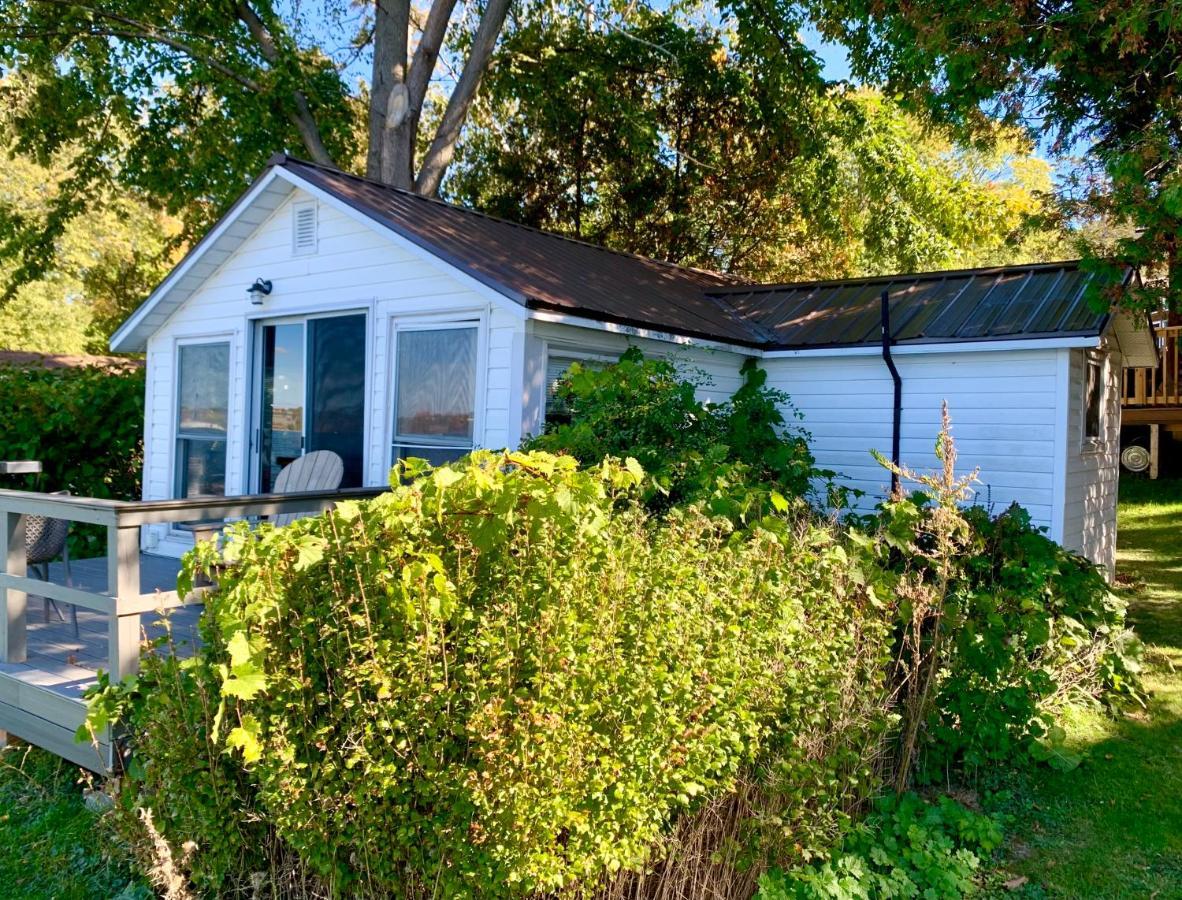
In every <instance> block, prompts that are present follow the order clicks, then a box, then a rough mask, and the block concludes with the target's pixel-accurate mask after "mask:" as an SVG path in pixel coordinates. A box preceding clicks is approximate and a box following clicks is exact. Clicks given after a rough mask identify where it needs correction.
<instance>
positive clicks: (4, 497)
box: [0, 488, 381, 768]
mask: <svg viewBox="0 0 1182 900" xmlns="http://www.w3.org/2000/svg"><path fill="white" fill-rule="evenodd" d="M379 493H381V491H380V490H378V489H373V488H358V489H348V490H337V491H309V492H303V493H293V494H255V495H246V496H238V497H193V498H188V499H184V500H149V501H141V502H123V501H118V500H102V499H95V498H87V497H73V496H68V495H61V494H38V493H30V492H26V491H11V490H0V664H4V663H26V661H27V652H28V647H27V619H28V595H29V594H30V593H31V594H33V595H35V596H39V597H45V598H48V599H50V600H54V601H57V602H61V603H72V604H74V605H76V606H79V607H82V608H84V609H90V610H95V611H97V612H99V613H101V614H103V615H105V616H106V617H107V619H108V628H107V643H108V648H107V669H108V672H109V673H110V676H111V679H112V680H113V681H114V680H119V679H121V678H122V677H124V676H125V675H128V674H131V673H134V672H136V671H137V669H138V667H139V655H140V636H141V617H142V616H143V615H144V614H145V613H151V612H153V611H155V610H167V609H174V608H176V607H179V606H182V605H184V604H185V603H186V602H199V597H188V598H186V597H180V596H178V595H177V592H176V590H175V589H174V590H154V591H152V592H151V593H143V592H142V589H141V583H140V527H141V526H143V525H156V524H165V523H175V524H184V523H196V522H209V521H211V520H214V521H216V520H219V519H242V518H251V517H264V516H266V517H269V516H274V515H276V514H279V513H310V512H319V511H322V510H324V509H328V508H329V507H331V506H333V504H335V503H337V502H338V501H340V500H343V499H361V498H366V497H372V496H376V495H377V494H379ZM28 516H46V517H49V518H53V519H65V520H68V521H71V522H85V523H89V524H92V525H99V526H102V527H104V528H106V531H107V585H106V590H105V591H103V592H96V591H94V590H79V589H77V588H75V587H70V586H66V585H61V584H55V583H52V582H46V581H42V580H40V579H36V578H30V577H29V575H28V561H27V556H26V548H25V529H26V522H27V517H28ZM9 669H11V667H9ZM9 682H12V683H11V684H10V683H9ZM42 693H44V694H45V695H50V694H52V691H51V690H49V689H48V687H46V689H45V690H44V691H39V690H38V685H37V684H35V683H32V682H30V681H28V680H24V681H20V682H19V683H17V682H16V681H15V680H14V679H13V677H12V676H11V675H9V674H5V673H2V672H0V712H3V715H0V737H2V736H3V734H2V733H3V732H5V731H12V732H13V733H15V734H17V735H19V736H21V737H25V738H26V739H28V740H32V741H33V742H34V743H43V742H42V741H39V740H38V735H36V734H29V733H27V730H36V729H37V728H40V727H42V726H43V725H45V724H46V721H45V720H48V724H49V725H54V726H57V727H56V729H55V728H51V729H49V732H50V733H52V734H54V735H57V737H56V738H55V740H57V741H59V743H60V741H61V739H62V738H61V736H60V735H59V734H58V731H60V730H61V729H68V733H70V734H72V729H73V728H75V727H77V724H78V721H79V719H78V717H77V714H76V713H75V712H74V711H68V713H67V714H64V715H63V713H62V701H63V699H65V698H62V697H61V696H60V695H59V694H53V695H52V696H42V695H41V694H42ZM70 702H71V703H73V702H74V701H70ZM6 717H7V718H13V719H15V720H16V721H4V719H5V718H6ZM26 729H27V730H26ZM23 732H24V733H23ZM49 749H53V750H55V752H59V753H60V754H61V755H64V756H67V758H75V759H77V757H76V756H73V755H71V754H69V753H67V752H63V748H62V747H53V746H51V747H49ZM102 750H103V751H104V753H105V752H109V747H106V746H104V747H103V748H102ZM83 764H84V765H86V764H87V763H86V762H83ZM89 767H91V768H94V763H93V759H91V762H90V763H89Z"/></svg>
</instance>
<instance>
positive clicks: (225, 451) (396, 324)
mask: <svg viewBox="0 0 1182 900" xmlns="http://www.w3.org/2000/svg"><path fill="white" fill-rule="evenodd" d="M1086 280H1087V276H1086V275H1085V274H1084V273H1082V272H1081V271H1080V270H1079V268H1078V266H1077V265H1076V264H1075V263H1054V264H1049V265H1040V266H1021V267H1009V268H1004V269H989V270H974V271H965V272H944V273H934V274H930V275H906V276H893V277H887V278H877V279H859V280H853V281H840V282H818V283H812V284H794V285H771V286H769V285H752V284H745V283H743V282H741V281H739V280H737V279H733V278H728V277H726V276H722V275H717V274H714V273H710V272H703V271H698V270H693V269H687V268H682V267H678V266H673V265H670V264H667V263H660V262H656V261H653V260H648V259H643V258H641V257H637V256H631V255H628V254H622V253H614V252H611V251H608V250H604V249H602V248H599V247H594V246H592V245H589V244H585V243H582V242H579V241H574V240H570V239H567V238H563V237H559V236H555V235H550V234H546V233H543V232H540V231H536V230H533V229H529V228H524V227H521V226H518V225H514V224H512V223H509V222H505V221H502V220H498V219H494V218H490V217H488V216H484V215H481V214H479V213H475V212H472V211H469V210H465V209H461V208H459V207H455V206H450V205H448V204H445V203H441V202H439V201H436V200H430V199H426V198H423V197H419V196H417V195H414V194H411V193H408V192H404V191H399V190H396V189H393V188H389V187H386V186H383V185H379V184H375V183H373V182H368V181H365V180H364V179H361V178H357V177H354V176H351V175H346V174H343V173H340V172H337V171H335V170H332V169H327V168H324V167H320V166H315V165H312V164H309V163H304V162H299V161H297V160H293V159H290V158H287V157H277V158H275V159H274V160H273V161H272V164H271V165H270V166H269V167H268V169H267V170H266V171H265V172H264V173H263V175H262V176H261V177H260V178H259V179H258V180H257V181H256V182H255V183H254V184H253V185H252V186H251V187H250V189H249V190H248V191H247V192H246V193H245V194H244V195H243V197H242V198H241V199H240V200H239V201H238V202H237V203H236V204H235V205H234V207H233V208H232V209H231V210H230V211H229V212H228V213H227V215H226V216H225V217H223V219H222V220H221V221H220V222H218V224H217V225H215V226H214V227H213V229H211V231H210V232H209V234H208V235H206V237H205V238H204V239H203V240H202V241H201V242H200V243H199V244H198V245H197V246H196V247H194V249H193V250H192V252H190V253H189V254H188V255H187V256H186V257H185V259H184V260H182V261H181V263H180V264H179V265H178V266H177V267H176V269H175V270H173V272H172V273H171V274H170V275H169V277H168V278H167V279H166V280H165V281H164V282H163V283H162V284H161V285H160V287H159V288H157V289H156V291H155V292H153V294H152V296H151V297H149V298H148V300H147V302H146V303H144V304H143V306H141V307H140V309H138V310H137V311H136V312H135V314H134V315H132V316H131V317H130V318H129V319H128V321H127V322H126V323H125V324H124V325H123V326H122V327H121V328H120V329H119V331H118V332H117V333H116V334H115V335H114V336H113V337H112V339H111V347H112V349H113V350H115V351H119V352H131V351H146V353H147V366H148V372H147V413H146V421H145V430H144V437H145V447H144V450H145V471H144V497H145V499H163V498H167V497H173V496H189V495H193V494H198V493H221V492H225V493H229V494H244V493H255V492H265V491H267V489H268V488H269V486H270V484H271V483H272V480H273V478H274V475H275V473H276V472H277V471H278V470H279V469H280V468H281V467H282V466H283V465H284V464H285V463H286V462H288V461H290V459H291V458H293V457H294V456H297V455H299V454H300V453H304V452H308V451H310V450H314V449H332V450H334V451H335V452H337V453H338V454H339V455H340V456H341V457H342V459H343V460H344V461H345V466H346V482H345V484H346V486H348V485H360V484H367V485H381V484H385V483H386V481H387V477H388V472H389V468H390V466H391V464H392V462H393V460H394V459H396V458H398V457H399V456H402V455H414V456H425V457H427V458H429V459H432V460H435V461H440V460H444V459H449V458H454V457H455V456H458V455H460V454H462V453H463V452H465V451H467V450H468V449H471V448H472V447H475V446H483V447H503V446H514V445H516V444H517V443H518V442H519V441H520V440H521V439H522V438H523V437H525V436H527V435H529V434H532V433H536V432H537V431H539V430H540V429H541V428H542V426H543V423H544V421H545V417H546V405H547V397H548V396H549V391H548V388H549V387H551V386H552V384H553V382H554V380H555V379H556V378H557V377H558V376H559V375H560V374H561V372H562V371H564V370H565V368H566V367H567V366H568V365H569V364H570V362H571V361H573V360H576V359H593V360H610V359H613V358H615V357H616V356H618V355H619V353H620V352H622V351H623V350H624V349H625V348H626V347H627V346H629V345H637V346H639V347H641V348H642V349H643V350H644V352H646V353H652V354H658V353H659V354H673V355H674V356H675V357H676V358H677V359H678V360H680V361H681V362H683V363H684V364H685V365H687V366H688V367H692V368H695V369H699V370H702V371H704V372H705V373H707V374H708V375H709V376H710V378H711V379H712V383H711V384H710V385H709V386H707V387H705V388H703V391H702V393H703V395H704V396H708V397H711V398H713V399H718V400H722V399H726V398H727V397H729V396H730V395H731V394H732V393H733V392H734V390H735V389H736V388H737V387H738V385H739V382H740V376H739V370H740V367H741V366H742V365H743V363H744V362H745V361H746V360H747V359H748V358H750V357H755V358H757V359H758V360H759V362H760V365H762V366H763V367H764V368H765V369H766V370H767V371H768V376H769V377H768V380H769V383H770V384H771V385H772V386H774V387H778V388H781V389H783V390H785V391H787V392H788V393H789V394H790V395H791V396H792V399H793V402H794V404H795V405H796V407H797V409H798V410H799V411H800V412H801V413H802V415H803V420H802V424H803V426H804V427H805V428H806V429H807V430H808V431H810V432H811V434H812V438H813V439H812V447H813V452H814V454H815V455H816V457H817V461H818V463H819V464H820V465H821V466H823V467H826V468H831V469H835V470H837V471H838V472H839V473H841V474H842V475H843V476H845V477H846V478H847V479H848V481H849V483H850V484H852V486H855V487H858V488H861V489H862V490H864V491H865V492H866V496H865V497H864V498H863V500H862V501H861V502H862V503H863V505H865V506H870V505H872V504H873V503H874V502H876V500H877V499H878V498H881V496H882V495H883V493H884V491H885V489H886V487H887V485H888V483H889V476H888V475H887V473H886V472H885V471H884V470H883V469H882V468H881V467H879V466H878V464H877V463H875V462H874V460H873V459H872V458H871V455H870V450H871V449H876V450H879V451H881V452H883V453H885V454H887V455H889V454H890V451H891V445H892V439H893V430H894V428H893V422H894V389H893V381H892V377H891V374H890V372H889V371H888V368H887V365H886V362H885V361H884V359H883V349H882V342H881V323H880V314H881V310H880V305H881V304H880V295H881V293H882V291H884V290H886V291H888V292H889V297H890V317H891V332H890V333H891V337H892V341H891V355H892V358H893V360H894V362H895V364H896V366H897V370H898V373H899V375H900V378H901V381H902V404H901V406H902V410H901V417H900V429H899V442H900V449H901V458H902V459H903V461H904V462H906V463H907V464H909V465H910V466H912V467H913V468H926V467H932V466H934V465H935V458H934V454H933V446H934V439H935V435H936V431H937V429H938V427H939V418H940V405H941V401H942V400H945V399H946V400H947V401H948V403H949V407H950V410H951V414H952V418H953V423H954V435H955V437H956V440H957V445H958V448H959V452H960V465H961V468H962V470H964V471H967V470H969V469H971V468H973V467H980V470H981V475H980V478H981V484H980V491H979V493H978V500H979V501H980V502H984V503H989V504H991V505H993V506H994V507H996V508H998V509H1001V508H1003V507H1005V506H1007V505H1008V504H1010V503H1011V502H1014V501H1016V502H1018V503H1020V504H1022V505H1023V506H1025V507H1026V508H1027V509H1029V510H1030V513H1031V515H1032V516H1033V518H1034V520H1035V521H1036V522H1037V523H1038V524H1040V525H1042V526H1045V527H1046V528H1047V529H1048V531H1049V534H1050V535H1051V537H1053V538H1054V539H1056V540H1058V541H1061V542H1062V543H1064V544H1065V545H1066V546H1068V547H1071V548H1073V549H1077V550H1080V551H1082V552H1084V553H1086V554H1087V555H1088V556H1089V557H1091V558H1092V559H1094V560H1095V561H1096V562H1098V563H1101V564H1103V565H1105V566H1108V567H1109V568H1110V569H1111V567H1112V563H1113V558H1114V553H1115V529H1116V505H1115V504H1116V499H1115V498H1116V478H1117V453H1118V448H1119V438H1118V435H1119V429H1120V406H1119V396H1120V392H1119V386H1118V378H1119V376H1120V369H1121V364H1122V361H1126V360H1134V361H1135V362H1134V364H1137V365H1150V364H1152V363H1151V362H1149V361H1148V360H1149V359H1151V358H1152V354H1153V346H1152V341H1151V338H1150V336H1149V333H1148V331H1147V330H1145V329H1140V330H1139V329H1138V328H1136V327H1134V324H1133V322H1132V321H1131V320H1130V319H1129V318H1128V317H1126V316H1124V315H1120V314H1118V315H1115V316H1109V315H1106V314H1097V313H1095V312H1093V311H1092V310H1091V309H1090V308H1089V307H1088V305H1087V304H1086V302H1085V300H1084V297H1083V294H1084V289H1085V282H1086ZM250 286H255V287H256V290H255V291H254V292H253V293H252V295H251V296H250V298H249V299H248V295H247V288H248V287H250ZM143 532H144V535H143V540H144V543H145V546H146V547H147V548H149V549H153V550H154V551H155V552H158V553H179V552H180V551H182V550H183V549H185V548H186V547H187V546H189V544H190V540H191V539H190V536H189V535H188V534H187V533H186V532H183V531H177V530H169V529H167V528H166V527H164V526H153V527H147V528H144V530H143Z"/></svg>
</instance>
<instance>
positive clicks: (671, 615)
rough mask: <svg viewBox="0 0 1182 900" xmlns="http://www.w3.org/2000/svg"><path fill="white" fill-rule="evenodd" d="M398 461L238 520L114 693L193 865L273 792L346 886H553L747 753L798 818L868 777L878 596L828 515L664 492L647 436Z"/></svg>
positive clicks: (598, 870)
mask: <svg viewBox="0 0 1182 900" xmlns="http://www.w3.org/2000/svg"><path fill="white" fill-rule="evenodd" d="M397 476H398V477H397V478H396V479H395V481H396V484H395V486H394V489H393V491H392V492H391V493H389V494H385V495H383V496H381V497H379V498H376V499H374V500H372V501H367V502H361V503H355V502H354V503H350V502H344V503H341V504H339V505H338V508H337V509H336V510H335V511H334V512H332V513H330V514H327V515H324V516H320V517H316V518H308V519H303V520H300V521H298V522H296V523H295V524H293V525H291V526H288V527H285V528H282V529H275V528H271V527H269V526H266V525H264V526H260V527H259V528H257V529H256V530H255V531H250V530H248V529H247V528H246V527H245V526H239V527H237V528H236V529H234V530H233V531H232V533H231V537H230V542H229V544H228V547H227V549H226V551H225V552H226V554H227V556H228V557H229V558H230V559H231V560H232V561H233V563H232V565H230V566H229V567H228V568H227V569H225V570H224V571H220V572H219V573H218V574H217V578H218V588H217V590H216V591H215V592H213V593H212V594H210V595H208V596H207V607H206V614H205V625H204V629H205V632H206V637H207V642H206V644H205V646H204V647H203V649H202V650H201V652H200V654H199V655H198V657H197V659H196V660H194V661H186V662H183V663H176V662H170V661H168V660H158V661H156V662H154V663H152V664H151V665H149V666H147V667H145V672H144V675H143V676H142V677H141V681H140V682H139V684H138V685H137V686H136V687H135V689H134V696H130V694H129V693H128V692H127V691H126V690H125V692H124V693H123V694H122V697H123V699H124V700H130V701H131V704H132V705H133V706H135V707H136V708H137V709H136V711H135V712H134V713H132V714H131V721H132V722H133V723H134V725H135V732H136V733H138V734H139V735H140V737H139V738H137V740H136V743H135V745H134V747H133V753H134V756H135V757H136V758H137V760H136V763H135V765H133V766H132V768H131V774H132V775H133V776H134V777H138V778H140V779H142V780H141V785H142V787H143V793H142V794H141V796H139V797H137V798H136V800H135V802H138V803H146V804H147V805H148V806H149V807H151V808H152V809H153V811H154V815H155V819H156V822H157V825H158V826H159V827H160V828H161V830H162V831H163V832H164V833H165V834H166V835H167V836H168V837H169V838H170V840H172V841H173V842H175V843H176V844H177V845H178V846H179V845H180V844H181V843H182V842H184V841H186V840H190V839H192V840H196V841H197V843H198V845H199V846H198V850H197V852H196V854H195V856H194V865H195V866H196V867H197V870H196V877H197V879H198V880H199V881H200V882H202V883H203V884H205V885H206V886H208V887H212V886H214V885H216V884H218V883H219V882H220V881H221V880H222V879H224V878H225V877H226V876H227V875H229V874H232V873H233V871H234V870H235V869H241V868H242V866H243V865H246V866H247V867H249V865H257V864H258V861H257V860H255V861H251V860H249V859H248V857H249V850H248V849H246V850H243V849H241V848H239V849H235V848H234V847H233V846H232V845H233V844H234V843H235V842H238V841H243V840H250V839H254V840H258V839H259V834H258V833H257V832H258V828H259V826H258V825H252V824H251V822H250V821H249V820H250V819H251V818H261V819H263V820H265V822H267V823H270V824H271V825H273V826H274V828H275V829H276V830H277V832H278V834H279V835H280V837H282V838H283V840H284V841H285V842H286V843H287V844H288V845H289V846H290V847H292V848H293V849H294V850H295V851H296V852H297V853H298V855H299V856H300V858H301V860H302V861H303V863H304V864H305V865H306V866H308V867H309V868H310V869H311V870H312V871H314V872H316V873H318V874H319V875H320V876H321V877H322V878H323V879H324V880H325V881H326V882H327V883H329V884H331V885H332V886H333V888H334V889H335V890H336V891H337V892H339V893H355V892H358V891H362V890H365V889H371V890H374V891H376V892H382V891H385V892H389V893H393V894H396V895H398V896H412V895H415V894H419V893H423V894H427V893H430V894H433V895H436V896H459V895H465V896H467V895H471V896H505V895H520V894H525V893H529V892H533V891H557V890H560V889H567V888H570V887H571V886H573V885H576V884H582V885H585V886H589V885H593V884H594V883H595V882H596V881H597V880H598V879H600V878H601V877H605V876H609V875H610V874H611V873H613V872H616V871H618V870H623V869H635V868H637V867H639V866H642V865H643V864H644V863H645V862H646V861H647V860H648V859H649V856H650V852H651V850H652V847H653V846H654V843H655V842H656V841H657V840H658V838H660V837H661V836H662V835H663V834H665V833H667V832H668V830H669V829H670V827H671V824H672V823H673V822H674V820H675V819H676V818H677V817H678V816H679V815H680V814H682V813H683V812H685V811H687V810H692V809H693V808H695V807H696V806H698V805H700V804H701V803H702V802H704V801H705V800H706V798H708V797H710V796H719V795H722V794H725V793H726V792H727V791H728V790H730V789H731V788H732V787H733V785H734V784H735V781H736V778H737V777H739V775H740V774H741V773H743V772H744V771H747V770H750V771H761V772H762V771H764V769H765V767H766V769H767V771H768V775H767V776H766V777H767V778H768V779H769V782H768V783H770V784H779V785H781V786H782V788H783V790H782V791H778V794H777V801H776V804H775V810H776V822H774V823H768V824H769V825H770V826H772V827H773V830H774V828H776V827H778V828H780V829H781V830H782V831H783V833H784V835H785V836H786V838H787V839H788V840H790V841H792V842H795V843H796V844H797V845H800V846H823V845H826V844H827V843H828V842H829V840H830V839H831V835H832V833H833V829H834V827H835V821H836V819H835V817H837V816H838V815H839V814H840V812H841V810H842V809H843V807H844V806H848V805H849V804H850V802H851V798H854V799H855V800H856V799H857V798H860V797H861V796H864V795H865V793H866V792H867V791H868V789H869V786H870V785H871V783H872V776H873V772H872V767H873V759H874V754H873V753H872V752H869V751H868V750H867V745H874V744H875V743H876V742H877V741H878V740H879V739H880V737H881V734H882V731H883V729H884V727H885V719H886V714H885V711H884V710H883V707H882V703H881V698H880V697H879V694H878V692H879V691H880V689H881V683H882V671H883V668H884V665H885V655H884V654H885V652H886V647H887V628H888V624H889V623H888V616H887V615H886V614H884V612H883V611H882V610H881V609H880V608H879V607H878V606H876V605H874V603H873V602H872V599H873V598H871V597H870V596H869V595H868V594H867V593H866V591H865V590H864V589H863V588H862V587H861V586H860V584H859V583H858V579H857V578H856V577H855V576H854V575H852V574H851V566H850V564H849V558H848V556H847V554H846V552H845V550H844V549H843V548H842V546H841V545H840V543H839V542H838V541H837V540H835V538H834V535H833V534H832V532H831V531H829V530H827V529H826V528H819V527H816V526H813V525H810V524H809V523H808V522H807V521H806V522H799V521H790V520H787V519H782V518H774V519H773V518H768V519H766V520H765V522H764V524H763V526H761V527H760V528H758V529H756V530H754V531H751V532H749V533H746V534H737V533H735V532H734V531H733V529H732V526H731V524H730V523H729V520H727V519H725V518H722V517H717V516H708V515H704V514H702V513H701V512H700V511H698V510H696V509H694V508H689V509H681V510H675V511H672V512H670V513H669V514H668V515H667V516H665V517H663V518H661V519H660V520H651V519H650V518H649V517H648V516H647V515H646V514H645V512H644V511H643V509H642V508H641V507H640V506H639V505H638V503H637V501H636V498H637V495H638V493H639V490H640V487H641V484H642V481H643V476H642V472H641V469H640V467H639V466H638V465H637V464H636V463H635V462H634V461H629V463H628V465H627V466H625V465H623V464H619V463H616V462H612V461H607V462H604V463H602V464H601V465H600V466H597V467H593V468H589V469H580V468H579V467H578V466H577V463H576V462H575V460H574V459H572V458H570V457H554V456H550V455H548V454H544V453H530V454H493V453H488V452H477V453H475V454H473V455H472V456H471V457H469V458H467V459H465V460H463V461H461V462H459V463H456V464H454V465H452V466H448V467H443V468H439V469H435V470H428V469H427V468H426V466H425V464H423V463H421V461H412V462H408V463H406V464H403V466H402V468H401V469H400V470H399V471H398V473H397ZM212 553H213V551H212V550H210V549H208V548H203V549H202V550H201V551H200V552H199V556H198V559H197V561H196V565H197V566H198V567H199V568H200V567H210V566H213V565H214V563H215V558H214V556H213V555H212ZM144 679H149V680H152V681H153V682H154V683H151V684H149V683H147V682H146V681H145V680H144ZM859 698H860V699H861V702H860V703H857V702H851V701H852V700H857V699H859ZM112 702H113V701H112V695H110V694H108V695H107V698H106V700H104V701H100V702H99V703H98V704H97V705H96V710H97V709H102V708H104V704H105V709H106V711H107V712H113V711H115V710H113V708H112V706H111V703H112ZM121 702H122V701H121ZM867 710H869V711H870V713H869V714H867V713H866V711H867ZM126 715H127V714H126V713H125V718H126ZM244 794H245V796H244ZM251 829H254V830H255V831H254V833H253V834H252V832H251ZM748 837H751V838H752V840H753V841H755V842H756V843H758V841H759V839H760V838H759V836H754V837H752V836H751V835H748ZM769 839H770V840H775V835H772V836H771V837H770V838H769ZM755 850H756V851H757V850H758V847H756V848H755Z"/></svg>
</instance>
